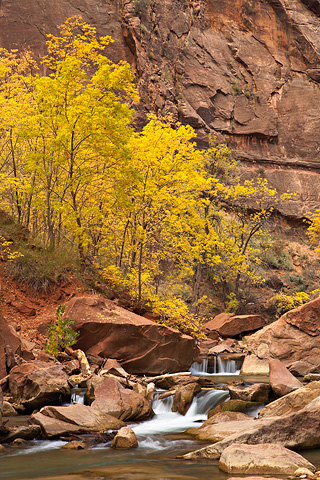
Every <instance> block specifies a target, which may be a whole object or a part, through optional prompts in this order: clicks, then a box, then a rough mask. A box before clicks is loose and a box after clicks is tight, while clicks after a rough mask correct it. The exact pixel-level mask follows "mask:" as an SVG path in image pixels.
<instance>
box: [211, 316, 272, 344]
mask: <svg viewBox="0 0 320 480" xmlns="http://www.w3.org/2000/svg"><path fill="white" fill-rule="evenodd" d="M264 325H265V320H264V319H263V317H261V316H260V315H234V314H232V313H220V314H219V315H217V316H216V317H214V318H213V319H212V320H210V321H209V322H207V323H206V324H205V325H204V331H205V333H206V335H207V336H208V337H209V338H212V337H211V335H212V334H213V332H216V333H218V334H219V335H220V336H221V337H225V338H230V337H235V336H237V335H240V334H242V333H246V332H252V331H255V330H258V329H259V328H261V327H264ZM214 339H215V338H214Z"/></svg>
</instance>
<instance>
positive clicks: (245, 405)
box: [208, 392, 260, 418]
mask: <svg viewBox="0 0 320 480" xmlns="http://www.w3.org/2000/svg"><path fill="white" fill-rule="evenodd" d="M226 396H227V392H226ZM224 400H225V399H224ZM258 405H260V404H259V403H258V402H249V401H245V400H233V399H232V400H228V401H226V402H224V403H221V404H220V405H218V406H217V407H215V408H213V409H212V410H210V411H209V413H208V418H211V417H212V416H213V415H215V414H216V413H220V412H245V411H246V410H248V409H249V408H252V407H257V406H258Z"/></svg>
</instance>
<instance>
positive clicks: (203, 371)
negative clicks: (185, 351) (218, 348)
mask: <svg viewBox="0 0 320 480" xmlns="http://www.w3.org/2000/svg"><path fill="white" fill-rule="evenodd" d="M240 369H241V362H240V361H239V360H233V359H224V358H221V357H220V356H219V355H217V356H216V355H215V356H213V357H212V358H210V359H209V358H208V357H204V358H203V360H202V362H201V363H198V362H194V363H193V364H192V365H191V367H190V372H192V374H193V375H240Z"/></svg>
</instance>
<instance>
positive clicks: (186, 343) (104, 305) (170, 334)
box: [65, 296, 199, 374]
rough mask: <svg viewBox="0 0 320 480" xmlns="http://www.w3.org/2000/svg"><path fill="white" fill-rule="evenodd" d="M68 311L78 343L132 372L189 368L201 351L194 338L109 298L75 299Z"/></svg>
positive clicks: (91, 352) (86, 351) (69, 304)
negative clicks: (141, 315) (121, 305)
mask: <svg viewBox="0 0 320 480" xmlns="http://www.w3.org/2000/svg"><path fill="white" fill-rule="evenodd" d="M65 315H66V316H67V317H69V318H72V319H73V320H74V321H75V325H74V329H75V330H77V331H79V337H78V341H77V344H76V347H77V348H81V349H82V350H83V351H84V352H85V353H86V354H95V355H99V356H101V357H104V358H114V359H116V360H118V361H119V362H120V363H121V366H122V367H123V368H124V369H125V370H126V371H128V372H129V373H150V374H161V373H170V372H172V373H174V372H179V371H184V370H187V369H188V368H189V367H190V365H191V364H192V362H193V360H194V358H195V357H197V355H198V353H199V348H198V347H197V345H196V342H195V340H194V339H193V338H192V337H190V336H188V335H183V334H182V333H180V332H178V331H177V330H174V329H172V328H169V327H166V326H164V325H159V324H157V323H155V322H152V321H151V320H147V319H146V318H144V317H140V316H139V315H136V314H134V313H132V312H129V311H128V310H125V309H124V308H121V307H118V306H117V305H116V304H114V303H113V302H111V301H110V300H107V299H106V298H103V297H99V296H94V297H81V298H74V299H72V300H71V301H70V302H69V303H68V305H67V308H66V311H65Z"/></svg>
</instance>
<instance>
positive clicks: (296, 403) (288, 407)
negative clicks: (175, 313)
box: [259, 381, 320, 418]
mask: <svg viewBox="0 0 320 480" xmlns="http://www.w3.org/2000/svg"><path fill="white" fill-rule="evenodd" d="M319 396H320V381H318V382H311V383H309V384H308V385H305V386H304V387H301V388H299V389H297V390H294V391H293V392H291V393H288V395H285V396H284V397H281V398H278V399H277V400H275V401H274V402H271V403H269V405H266V406H265V407H264V408H263V409H262V410H260V412H259V418H262V417H276V416H284V415H289V414H290V413H294V412H298V411H299V410H302V409H303V408H305V407H306V406H307V405H309V404H310V403H311V402H312V401H313V400H314V399H316V398H317V397H319Z"/></svg>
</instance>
